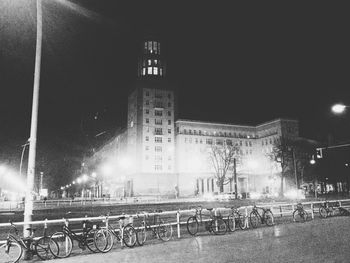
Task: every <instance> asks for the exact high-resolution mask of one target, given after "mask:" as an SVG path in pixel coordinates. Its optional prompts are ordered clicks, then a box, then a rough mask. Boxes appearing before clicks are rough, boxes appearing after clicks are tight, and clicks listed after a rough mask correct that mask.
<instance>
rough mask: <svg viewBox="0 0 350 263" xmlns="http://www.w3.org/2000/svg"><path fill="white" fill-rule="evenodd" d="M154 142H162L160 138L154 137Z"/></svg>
mask: <svg viewBox="0 0 350 263" xmlns="http://www.w3.org/2000/svg"><path fill="white" fill-rule="evenodd" d="M154 141H155V142H157V143H161V142H162V141H163V140H162V137H154Z"/></svg>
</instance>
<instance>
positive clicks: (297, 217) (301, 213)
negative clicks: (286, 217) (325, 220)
mask: <svg viewBox="0 0 350 263" xmlns="http://www.w3.org/2000/svg"><path fill="white" fill-rule="evenodd" d="M307 218H308V213H307V212H306V210H305V209H304V207H303V205H302V203H298V204H297V207H296V209H295V210H294V211H293V220H294V222H306V221H307Z"/></svg>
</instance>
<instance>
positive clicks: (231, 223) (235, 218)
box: [226, 207, 247, 232]
mask: <svg viewBox="0 0 350 263" xmlns="http://www.w3.org/2000/svg"><path fill="white" fill-rule="evenodd" d="M230 208H231V211H230V214H229V216H228V217H227V219H226V223H227V227H228V229H229V230H230V231H231V232H233V231H235V230H236V228H237V226H238V227H239V228H240V229H242V230H244V229H247V224H246V217H245V216H244V215H243V214H242V213H240V212H239V210H238V209H237V208H235V207H230Z"/></svg>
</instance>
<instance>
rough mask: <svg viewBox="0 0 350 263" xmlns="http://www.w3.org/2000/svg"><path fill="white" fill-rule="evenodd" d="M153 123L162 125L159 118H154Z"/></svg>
mask: <svg viewBox="0 0 350 263" xmlns="http://www.w3.org/2000/svg"><path fill="white" fill-rule="evenodd" d="M154 124H156V125H162V124H163V122H162V120H161V119H155V120H154Z"/></svg>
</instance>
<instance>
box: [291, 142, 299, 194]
mask: <svg viewBox="0 0 350 263" xmlns="http://www.w3.org/2000/svg"><path fill="white" fill-rule="evenodd" d="M292 153H293V166H294V177H295V187H296V188H297V189H298V175H297V164H296V161H295V152H294V148H292Z"/></svg>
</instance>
